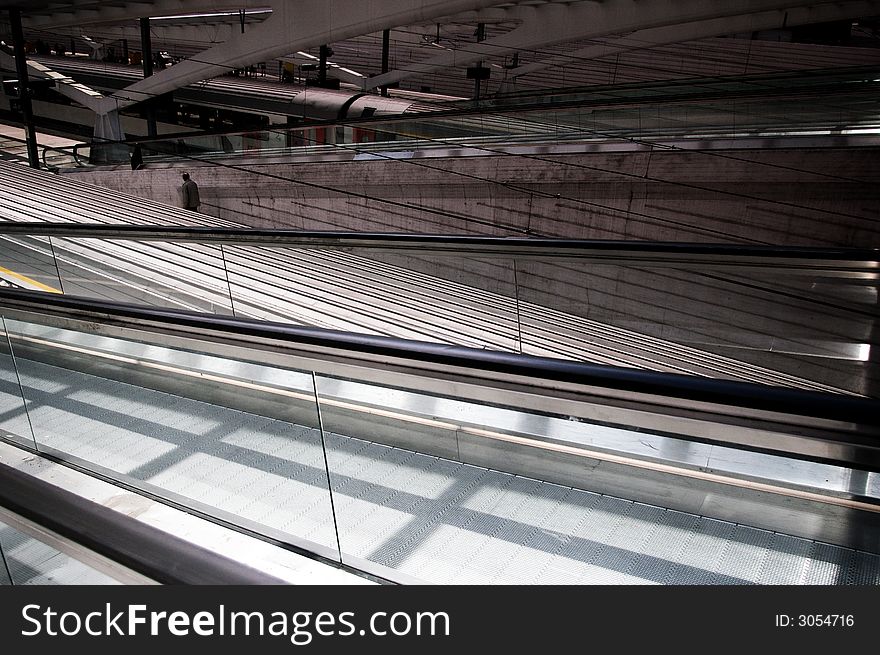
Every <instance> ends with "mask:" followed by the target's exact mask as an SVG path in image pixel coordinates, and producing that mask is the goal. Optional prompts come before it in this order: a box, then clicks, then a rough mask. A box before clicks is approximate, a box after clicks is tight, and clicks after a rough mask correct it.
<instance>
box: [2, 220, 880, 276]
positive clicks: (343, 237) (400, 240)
mask: <svg viewBox="0 0 880 655" xmlns="http://www.w3.org/2000/svg"><path fill="white" fill-rule="evenodd" d="M0 236H31V237H57V238H97V239H120V240H131V241H166V242H172V241H174V242H192V243H205V244H207V243H217V244H229V245H251V246H259V245H263V246H274V247H277V246H289V247H297V248H325V249H326V248H331V249H334V248H335V249H354V248H363V249H377V250H413V251H417V252H420V253H426V252H453V253H457V254H462V255H465V254H467V255H478V254H479V255H496V256H497V255H502V256H522V257H535V256H538V257H565V258H572V257H575V258H579V259H586V260H603V261H608V260H620V261H625V262H638V263H649V262H656V263H660V262H667V263H681V264H685V263H693V264H701V263H704V262H709V263H716V264H728V265H743V266H748V265H766V266H772V265H780V266H784V267H797V268H834V269H842V270H852V271H864V272H867V273H875V274H880V249H877V248H874V249H871V248H823V247H801V246H756V245H732V244H713V243H706V244H701V243H676V242H663V241H613V240H587V239H552V238H532V237H492V236H471V235H442V234H407V233H393V232H387V233H384V232H341V231H303V230H287V229H271V230H267V229H258V228H246V227H245V228H218V227H174V226H153V225H150V226H146V225H105V224H85V223H48V222H47V223H44V222H26V223H20V222H0Z"/></svg>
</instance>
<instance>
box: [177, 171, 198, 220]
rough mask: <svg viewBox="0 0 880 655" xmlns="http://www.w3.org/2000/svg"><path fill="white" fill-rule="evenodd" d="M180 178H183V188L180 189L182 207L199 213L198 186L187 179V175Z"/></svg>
mask: <svg viewBox="0 0 880 655" xmlns="http://www.w3.org/2000/svg"><path fill="white" fill-rule="evenodd" d="M181 177H183V187H181V190H182V191H183V206H184V207H186V208H187V209H191V210H192V211H195V212H197V211H199V205H201V204H202V202H201V200H199V185H198V184H196V183H195V182H194V181H193V180H191V179H189V173H184V174H183V175H182V176H181Z"/></svg>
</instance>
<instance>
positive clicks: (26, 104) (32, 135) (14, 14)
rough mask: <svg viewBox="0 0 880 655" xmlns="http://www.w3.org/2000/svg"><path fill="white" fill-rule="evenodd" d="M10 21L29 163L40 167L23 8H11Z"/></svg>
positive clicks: (33, 166) (34, 166)
mask: <svg viewBox="0 0 880 655" xmlns="http://www.w3.org/2000/svg"><path fill="white" fill-rule="evenodd" d="M9 22H10V24H11V27H12V42H13V45H14V48H15V74H16V75H17V76H18V90H19V94H18V96H19V103H20V106H21V122H22V123H23V124H24V135H25V141H26V142H27V154H28V164H30V167H31V168H39V167H40V156H39V153H38V152H37V133H36V131H35V130H34V113H33V109H32V108H31V95H30V90H29V89H28V73H27V56H26V55H25V52H24V32H23V30H22V28H21V10H19V9H10V10H9Z"/></svg>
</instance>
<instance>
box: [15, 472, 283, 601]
mask: <svg viewBox="0 0 880 655" xmlns="http://www.w3.org/2000/svg"><path fill="white" fill-rule="evenodd" d="M0 508H3V509H5V510H8V511H11V512H13V513H14V515H17V516H18V517H21V518H24V519H25V520H26V521H28V522H30V523H31V524H36V525H37V526H40V527H41V528H45V529H48V530H50V531H51V532H52V533H55V535H57V536H58V537H61V539H64V540H66V541H67V542H70V543H72V544H76V545H78V546H81V547H84V548H86V549H87V550H89V551H92V552H94V553H97V554H98V555H101V556H103V557H105V558H107V559H109V560H111V561H112V562H113V563H115V565H116V566H118V567H119V568H120V569H121V570H123V571H124V570H130V571H134V572H136V573H138V574H140V575H142V576H144V577H146V578H147V579H149V580H152V581H155V582H159V583H162V584H239V585H256V584H282V580H280V579H278V578H275V577H272V576H270V575H267V574H265V573H262V572H261V571H258V570H256V569H252V568H250V567H248V566H245V565H242V564H240V563H238V562H235V561H233V560H231V559H229V558H226V557H224V556H222V555H219V554H217V553H214V552H212V551H210V550H206V549H204V548H201V547H199V546H196V545H195V544H192V543H190V542H188V541H185V540H183V539H180V538H179V537H175V536H173V535H170V534H168V533H167V532H165V531H163V530H160V529H159V528H156V527H153V526H150V525H148V524H146V523H143V522H141V521H138V520H137V519H134V518H132V517H130V516H126V515H124V514H121V513H120V512H117V511H114V510H112V509H110V508H108V507H104V506H103V505H99V504H97V503H94V502H91V501H89V500H86V499H84V498H82V497H80V496H77V495H76V494H74V493H71V492H70V491H67V490H65V489H62V488H60V487H57V486H56V485H54V484H51V483H49V482H46V481H45V480H41V479H40V478H38V477H35V476H33V475H29V474H27V473H25V472H23V471H19V470H18V469H15V468H14V467H12V466H9V465H7V464H2V463H0ZM114 568H116V567H114Z"/></svg>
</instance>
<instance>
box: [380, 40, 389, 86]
mask: <svg viewBox="0 0 880 655" xmlns="http://www.w3.org/2000/svg"><path fill="white" fill-rule="evenodd" d="M390 49H391V30H382V72H383V73H387V72H388V54H389V50H390ZM379 89H380V91H381V93H382V95H383V96H387V95H388V86H387V85H383V86H381V87H379Z"/></svg>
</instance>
